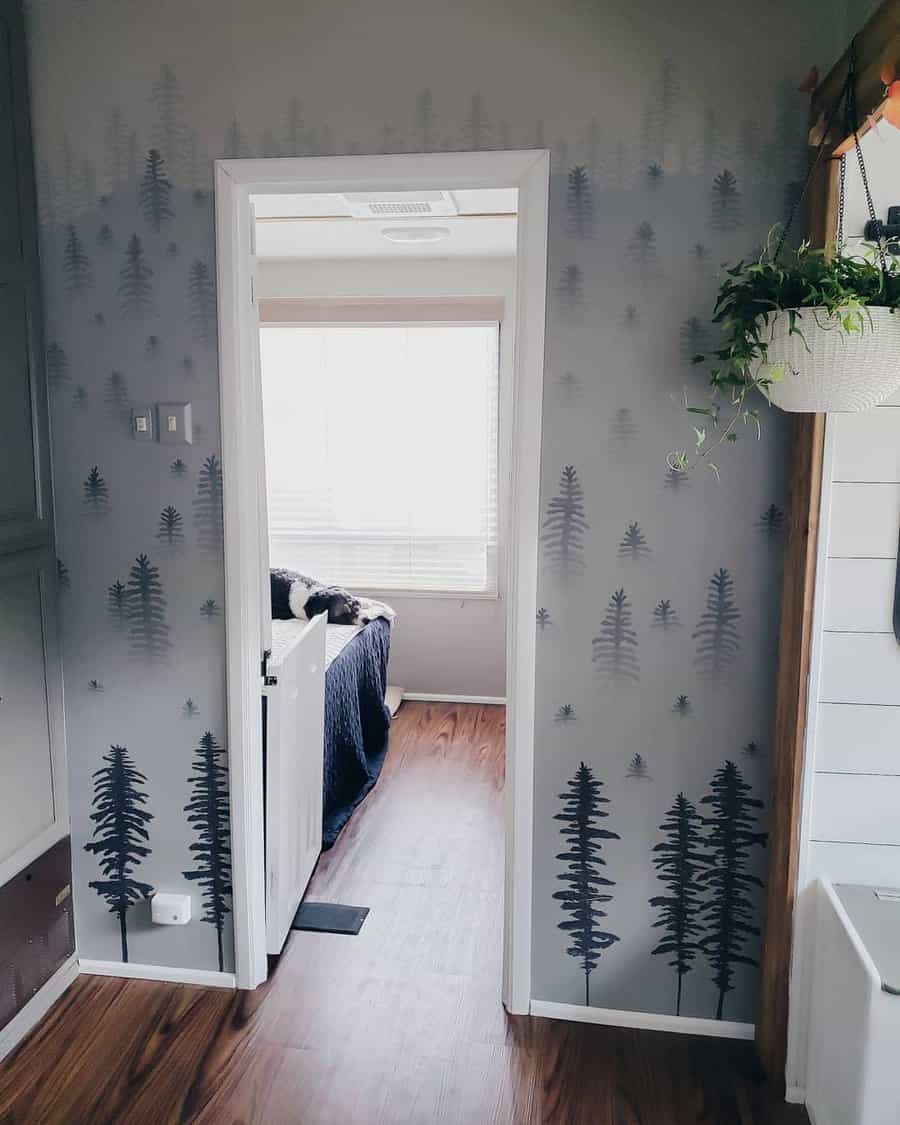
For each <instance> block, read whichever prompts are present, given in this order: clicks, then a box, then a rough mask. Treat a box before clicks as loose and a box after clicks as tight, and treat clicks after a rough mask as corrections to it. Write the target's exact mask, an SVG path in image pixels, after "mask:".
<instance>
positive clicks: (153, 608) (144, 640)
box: [125, 555, 172, 661]
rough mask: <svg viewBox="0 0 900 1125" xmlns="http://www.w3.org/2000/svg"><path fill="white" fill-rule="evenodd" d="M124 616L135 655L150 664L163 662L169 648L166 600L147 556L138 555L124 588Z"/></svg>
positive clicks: (156, 574) (170, 643) (154, 568)
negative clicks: (150, 662) (151, 662)
mask: <svg viewBox="0 0 900 1125" xmlns="http://www.w3.org/2000/svg"><path fill="white" fill-rule="evenodd" d="M125 615H126V618H127V620H128V635H129V640H130V644H131V650H132V652H133V653H134V655H136V656H142V657H144V658H145V659H147V660H151V661H157V660H162V659H165V657H166V656H167V654H168V651H169V649H170V648H171V647H172V642H171V641H170V640H169V626H168V624H167V623H166V599H165V596H164V594H163V588H162V583H161V582H160V580H159V569H158V567H155V566H154V565H153V564H152V563H151V562H150V560H149V559H148V558H147V556H146V555H138V557H137V558H136V559H135V560H134V563H133V564H132V567H131V571H130V573H129V576H128V584H127V586H126V588H125Z"/></svg>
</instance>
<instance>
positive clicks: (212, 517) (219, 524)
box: [194, 453, 223, 551]
mask: <svg viewBox="0 0 900 1125" xmlns="http://www.w3.org/2000/svg"><path fill="white" fill-rule="evenodd" d="M194 523H195V525H196V527H197V531H198V536H197V542H198V543H199V545H200V547H201V548H203V549H204V550H208V551H214V550H218V549H219V547H221V545H222V531H223V515H222V465H221V463H220V461H219V459H218V457H217V456H216V455H215V453H211V454H210V455H209V457H207V458H206V460H205V461H204V462H203V466H202V468H201V469H200V475H199V477H198V480H197V495H196V497H195V499H194Z"/></svg>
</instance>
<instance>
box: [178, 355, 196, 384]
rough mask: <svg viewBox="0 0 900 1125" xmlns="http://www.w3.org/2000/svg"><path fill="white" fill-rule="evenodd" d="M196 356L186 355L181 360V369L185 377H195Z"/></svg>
mask: <svg viewBox="0 0 900 1125" xmlns="http://www.w3.org/2000/svg"><path fill="white" fill-rule="evenodd" d="M195 366H196V365H195V363H194V357H193V356H192V355H186V356H184V357H183V358H182V360H181V370H182V371H183V372H184V377H185V379H192V378H193V377H194V367H195Z"/></svg>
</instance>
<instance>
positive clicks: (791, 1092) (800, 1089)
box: [784, 1086, 806, 1105]
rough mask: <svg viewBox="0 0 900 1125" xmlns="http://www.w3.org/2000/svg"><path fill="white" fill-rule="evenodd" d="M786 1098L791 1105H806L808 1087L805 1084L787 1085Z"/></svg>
mask: <svg viewBox="0 0 900 1125" xmlns="http://www.w3.org/2000/svg"><path fill="white" fill-rule="evenodd" d="M784 1100H785V1101H786V1102H790V1103H791V1105H804V1104H805V1103H806V1088H805V1087H804V1086H787V1087H786V1088H785V1091H784Z"/></svg>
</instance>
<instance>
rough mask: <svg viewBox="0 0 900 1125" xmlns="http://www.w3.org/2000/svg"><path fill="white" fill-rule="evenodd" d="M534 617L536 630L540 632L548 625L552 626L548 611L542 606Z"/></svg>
mask: <svg viewBox="0 0 900 1125" xmlns="http://www.w3.org/2000/svg"><path fill="white" fill-rule="evenodd" d="M534 616H535V620H536V621H537V625H538V628H539V629H541V630H542V631H543V630H544V629H546V628H547V626H548V625H551V624H552V621H551V618H550V610H549V609H545V608H544V607H543V606H541V607H540V609H539V610H538V611H537V613H536V614H535V615H534Z"/></svg>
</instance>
